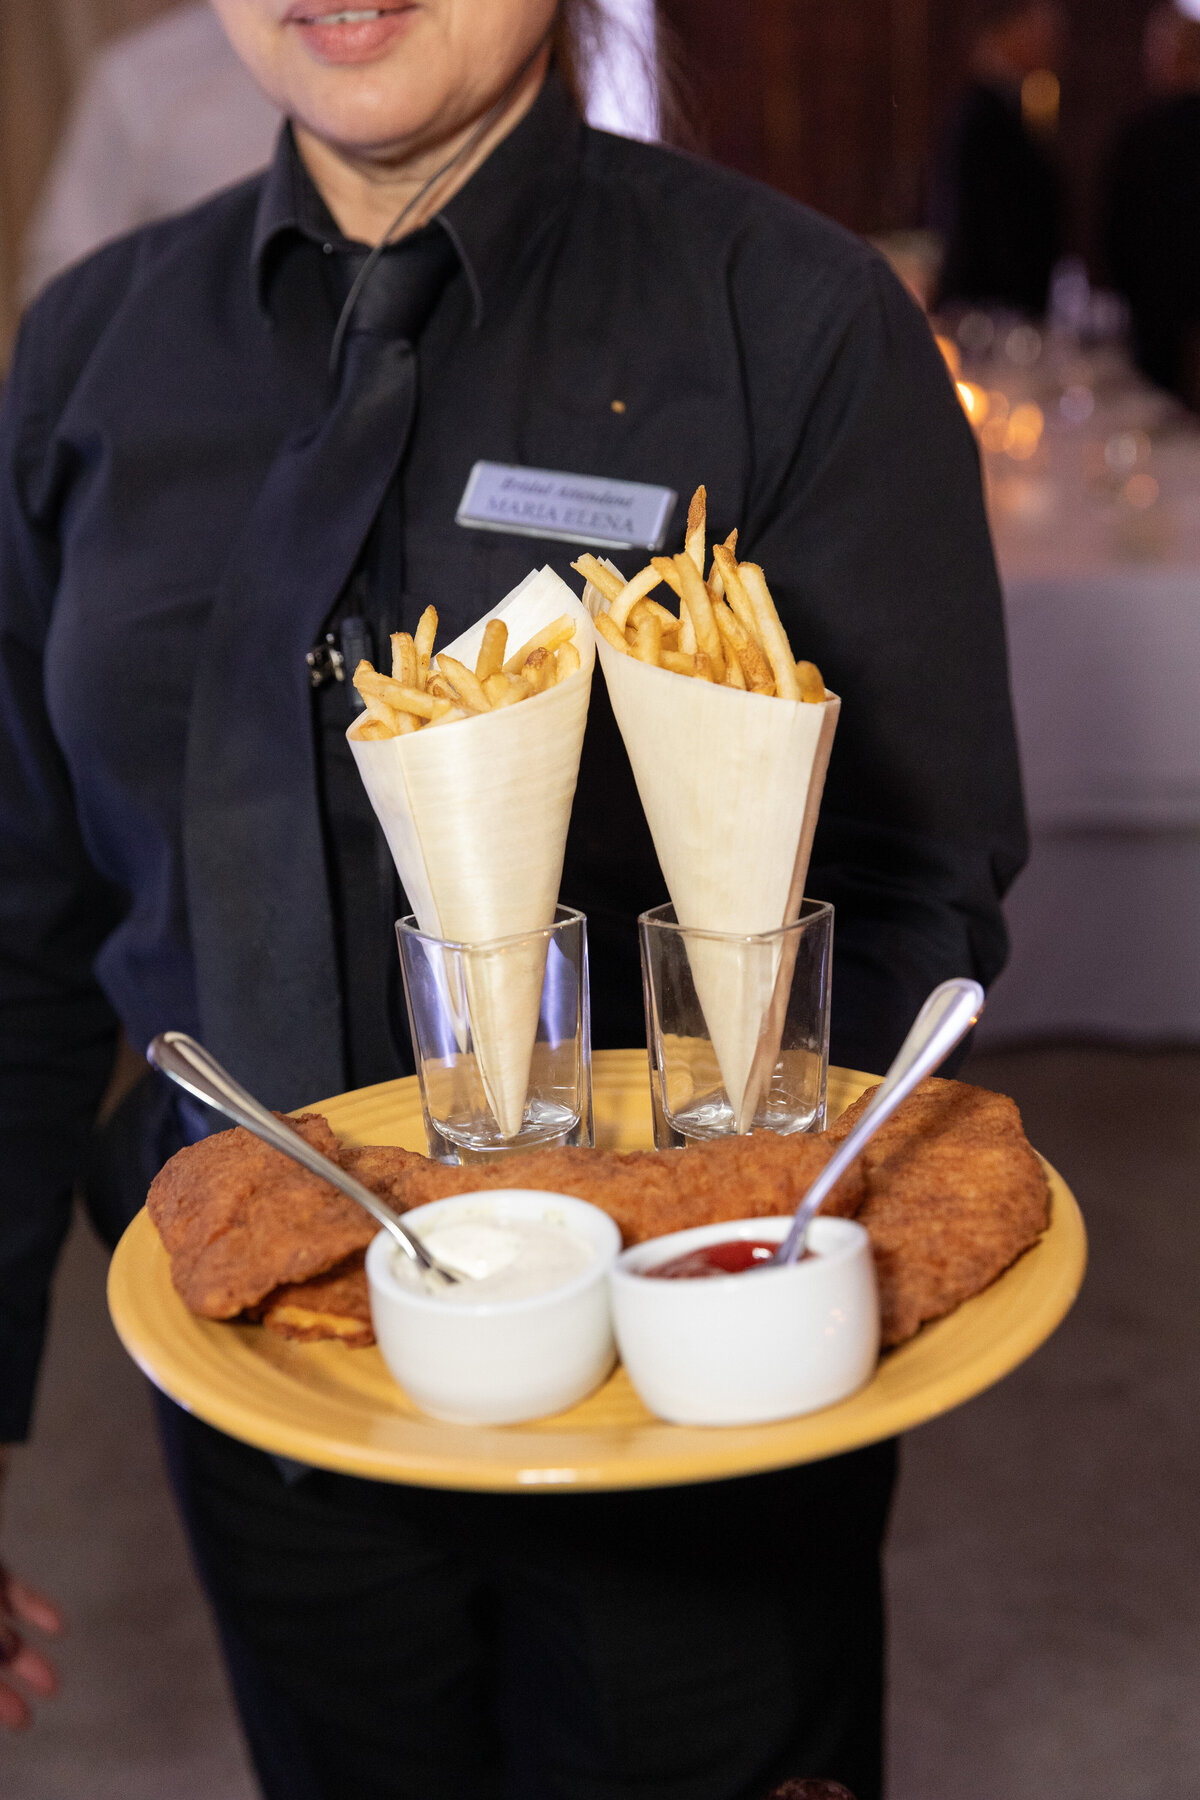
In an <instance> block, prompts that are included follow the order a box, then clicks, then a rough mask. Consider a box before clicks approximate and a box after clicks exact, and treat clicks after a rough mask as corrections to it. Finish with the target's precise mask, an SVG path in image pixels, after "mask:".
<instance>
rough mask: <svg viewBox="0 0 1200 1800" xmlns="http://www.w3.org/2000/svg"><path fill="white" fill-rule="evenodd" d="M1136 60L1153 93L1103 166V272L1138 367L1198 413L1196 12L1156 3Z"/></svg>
mask: <svg viewBox="0 0 1200 1800" xmlns="http://www.w3.org/2000/svg"><path fill="white" fill-rule="evenodd" d="M1143 65H1144V72H1145V77H1146V85H1147V87H1148V88H1149V89H1150V91H1151V93H1152V94H1153V96H1154V98H1153V99H1152V100H1151V102H1150V104H1149V105H1148V106H1147V107H1146V108H1145V110H1144V111H1143V112H1141V113H1140V114H1139V115H1138V116H1137V117H1136V118H1135V119H1133V120H1132V121H1131V123H1129V124H1128V125H1127V126H1126V127H1125V129H1124V130H1123V131H1122V132H1121V134H1120V136H1119V137H1118V139H1117V142H1116V145H1115V147H1114V149H1113V154H1112V160H1111V163H1110V165H1109V171H1108V182H1107V189H1106V194H1105V245H1104V247H1105V254H1106V260H1107V265H1108V276H1109V279H1110V281H1111V282H1112V285H1113V286H1114V287H1115V288H1116V289H1117V291H1118V292H1119V293H1121V294H1124V296H1125V297H1126V299H1127V300H1128V302H1129V310H1130V322H1131V326H1132V350H1133V355H1134V360H1135V361H1136V363H1137V365H1138V367H1139V368H1140V369H1141V371H1142V373H1143V374H1145V375H1147V376H1148V377H1149V378H1150V380H1151V381H1154V382H1157V383H1158V385H1159V386H1160V387H1164V388H1167V389H1169V390H1170V391H1171V392H1172V393H1174V394H1177V395H1178V396H1179V398H1180V399H1181V400H1183V401H1184V402H1185V403H1186V404H1187V405H1188V406H1190V407H1191V408H1192V409H1193V410H1194V411H1197V412H1200V18H1197V17H1194V16H1193V17H1187V16H1185V15H1184V13H1183V12H1182V11H1180V10H1179V8H1178V7H1176V6H1174V5H1171V4H1169V3H1168V4H1166V5H1162V6H1157V7H1156V8H1155V9H1154V11H1153V12H1152V13H1151V14H1150V17H1149V18H1148V20H1147V21H1146V34H1145V40H1144V48H1143Z"/></svg>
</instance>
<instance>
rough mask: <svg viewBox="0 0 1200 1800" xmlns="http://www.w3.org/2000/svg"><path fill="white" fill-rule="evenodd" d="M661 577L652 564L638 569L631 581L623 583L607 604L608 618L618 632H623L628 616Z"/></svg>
mask: <svg viewBox="0 0 1200 1800" xmlns="http://www.w3.org/2000/svg"><path fill="white" fill-rule="evenodd" d="M661 580H662V576H661V575H660V574H659V572H658V570H657V569H656V568H655V567H654V564H653V563H650V564H648V565H647V567H646V568H644V569H639V570H638V572H637V574H636V575H634V576H633V577H632V579H631V580H629V581H627V582H626V583H625V586H624V587H623V588H622V589H621V591H620V593H619V594H618V595H617V597H616V599H615V600H613V601H611V602H610V603H609V608H608V616H609V618H610V619H611V620H612V622H613V624H614V625H615V626H616V628H617V630H618V631H624V629H625V626H626V625H627V624H628V622H629V615H630V613H631V612H632V611H633V609H634V607H635V606H636V605H637V603H638V601H639V600H644V599H645V597H646V595H647V594H648V593H649V592H650V591H651V589H652V588H656V587H657V586H658V585H659V583H660V582H661Z"/></svg>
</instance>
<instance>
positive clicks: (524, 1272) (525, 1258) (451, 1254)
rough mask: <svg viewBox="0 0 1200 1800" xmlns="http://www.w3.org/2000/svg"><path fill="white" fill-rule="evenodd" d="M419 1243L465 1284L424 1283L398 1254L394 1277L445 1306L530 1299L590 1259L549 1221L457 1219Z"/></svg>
mask: <svg viewBox="0 0 1200 1800" xmlns="http://www.w3.org/2000/svg"><path fill="white" fill-rule="evenodd" d="M421 1241H422V1242H423V1243H424V1245H425V1247H426V1249H427V1250H428V1251H429V1253H430V1255H431V1256H433V1257H435V1258H436V1259H437V1261H438V1262H440V1263H443V1264H444V1265H445V1267H446V1268H448V1269H451V1270H453V1271H454V1273H455V1274H461V1275H463V1276H464V1277H465V1279H464V1280H463V1281H460V1282H456V1283H455V1284H454V1285H453V1286H447V1285H445V1284H444V1283H442V1282H440V1281H439V1280H438V1279H437V1277H436V1276H434V1277H432V1279H430V1278H428V1277H426V1276H425V1275H423V1274H421V1272H420V1271H419V1270H418V1269H417V1267H416V1265H415V1263H413V1262H412V1261H411V1260H410V1259H409V1258H408V1257H407V1256H405V1255H404V1254H403V1252H402V1251H397V1252H396V1254H395V1257H394V1259H393V1264H392V1266H393V1268H394V1270H395V1272H396V1275H397V1276H398V1278H399V1279H400V1280H401V1281H403V1282H404V1284H405V1286H406V1287H412V1288H417V1289H419V1290H421V1291H423V1292H424V1293H426V1294H429V1295H430V1296H431V1297H436V1298H437V1299H438V1300H444V1301H446V1303H447V1304H448V1305H450V1306H453V1305H455V1304H459V1305H466V1306H470V1305H475V1304H478V1303H479V1302H480V1301H487V1302H489V1303H490V1302H492V1301H497V1300H530V1299H533V1298H534V1296H536V1295H538V1294H547V1293H549V1292H550V1291H551V1289H553V1288H559V1287H564V1286H565V1285H566V1283H567V1282H569V1281H574V1279H575V1277H576V1276H577V1275H581V1274H582V1273H583V1271H584V1269H586V1268H587V1266H588V1264H589V1263H590V1262H592V1261H594V1260H595V1255H596V1252H595V1250H594V1249H593V1247H592V1245H591V1244H589V1243H588V1241H587V1239H586V1238H582V1237H579V1236H578V1235H577V1234H576V1233H575V1232H573V1231H570V1230H568V1228H567V1226H566V1225H563V1224H560V1223H558V1222H557V1221H556V1220H554V1219H519V1218H511V1219H497V1218H494V1217H492V1218H487V1217H484V1216H480V1217H478V1218H463V1217H461V1216H460V1217H459V1218H457V1219H454V1220H451V1221H448V1222H447V1223H446V1224H445V1225H432V1226H427V1227H426V1228H425V1229H424V1230H423V1231H422V1233H421Z"/></svg>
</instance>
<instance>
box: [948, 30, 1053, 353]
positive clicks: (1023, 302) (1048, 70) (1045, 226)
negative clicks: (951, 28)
mask: <svg viewBox="0 0 1200 1800" xmlns="http://www.w3.org/2000/svg"><path fill="white" fill-rule="evenodd" d="M1065 47H1066V25H1065V20H1064V17H1063V13H1062V10H1061V8H1060V7H1059V6H1056V5H1052V4H1048V3H1047V0H1016V4H1014V3H1013V0H1007V4H1004V5H1001V6H997V7H993V8H992V9H991V11H990V12H989V13H988V14H986V15H985V17H984V22H983V24H982V26H981V27H980V29H979V31H978V33H977V35H976V37H975V39H974V43H973V45H972V50H971V64H970V78H969V80H968V83H967V86H966V88H965V90H964V92H963V93H962V95H961V96H960V98H959V101H958V103H957V106H956V108H955V110H954V113H953V115H952V117H951V119H950V122H949V124H948V126H947V128H946V131H945V133H944V135H943V138H942V141H941V144H940V147H939V150H938V154H937V157H936V160H935V166H934V173H933V182H932V190H931V200H930V222H931V224H932V225H933V227H934V229H935V230H936V231H937V232H938V233H939V234H940V235H941V237H942V240H943V243H944V246H945V256H944V261H943V264H942V272H941V281H940V286H939V291H938V297H937V304H938V305H939V306H947V305H954V304H955V303H956V302H958V303H962V304H966V305H971V306H983V307H993V308H996V309H1004V310H1013V311H1016V312H1022V313H1027V314H1030V315H1031V316H1033V317H1038V318H1040V317H1041V315H1042V314H1043V313H1044V312H1045V310H1046V302H1047V299H1048V296H1049V289H1050V276H1051V272H1052V270H1053V268H1054V265H1055V263H1056V262H1057V261H1058V259H1059V257H1060V256H1061V254H1062V249H1063V225H1062V197H1061V192H1060V187H1059V178H1058V173H1057V170H1056V168H1055V165H1054V161H1053V159H1052V157H1051V155H1050V153H1049V150H1048V148H1047V143H1046V138H1047V136H1048V129H1049V127H1050V126H1051V125H1052V124H1053V122H1054V118H1055V117H1056V112H1057V97H1058V87H1057V78H1056V76H1055V75H1054V71H1055V69H1056V68H1057V67H1058V66H1059V65H1060V63H1061V60H1062V56H1063V52H1064V50H1065Z"/></svg>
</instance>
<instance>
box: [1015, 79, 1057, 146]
mask: <svg viewBox="0 0 1200 1800" xmlns="http://www.w3.org/2000/svg"><path fill="white" fill-rule="evenodd" d="M1058 100H1059V85H1058V76H1057V75H1056V74H1055V73H1054V71H1053V69H1033V70H1032V71H1031V72H1030V73H1029V74H1028V75H1027V76H1026V77H1025V79H1024V81H1023V82H1022V83H1021V117H1022V118H1023V119H1024V121H1025V123H1026V125H1027V126H1028V127H1029V129H1030V131H1053V130H1054V129H1055V128H1056V126H1057V125H1058Z"/></svg>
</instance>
